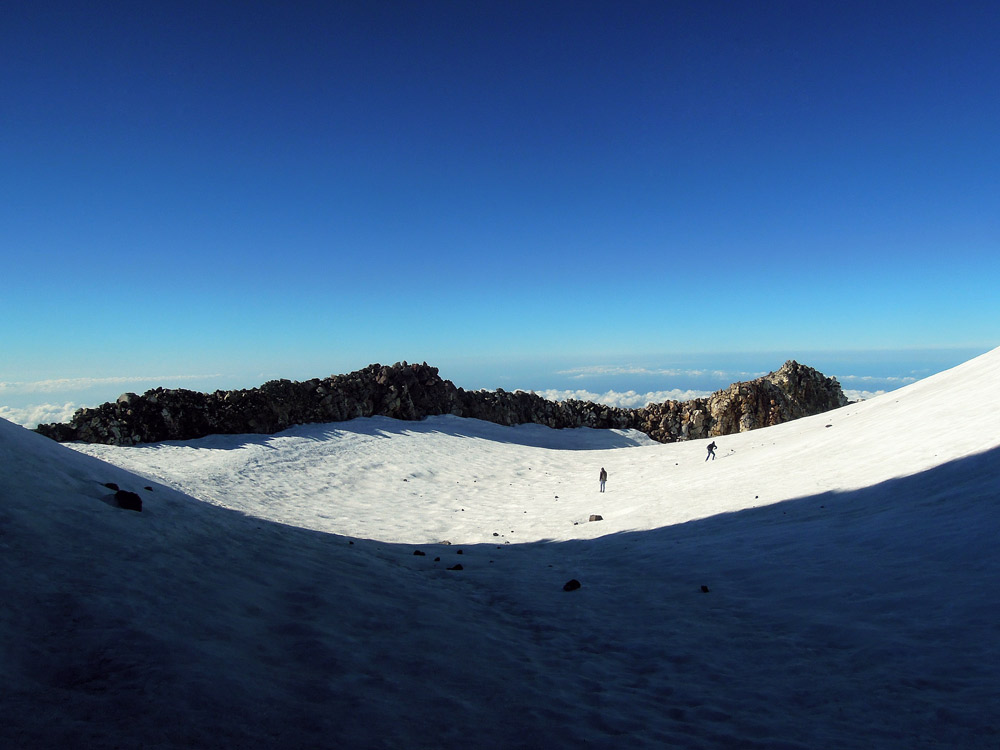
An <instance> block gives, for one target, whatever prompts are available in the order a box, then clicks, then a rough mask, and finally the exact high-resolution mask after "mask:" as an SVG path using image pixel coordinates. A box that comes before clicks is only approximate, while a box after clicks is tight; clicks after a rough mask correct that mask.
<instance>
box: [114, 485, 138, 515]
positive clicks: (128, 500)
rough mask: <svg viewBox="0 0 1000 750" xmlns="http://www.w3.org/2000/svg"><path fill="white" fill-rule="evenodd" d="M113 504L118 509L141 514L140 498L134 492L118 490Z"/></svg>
mask: <svg viewBox="0 0 1000 750" xmlns="http://www.w3.org/2000/svg"><path fill="white" fill-rule="evenodd" d="M115 502H117V503H118V507H119V508H123V509H125V510H137V511H139V512H142V498H141V497H139V496H138V495H137V494H135V493H134V492H129V491H128V490H118V491H117V492H116V493H115Z"/></svg>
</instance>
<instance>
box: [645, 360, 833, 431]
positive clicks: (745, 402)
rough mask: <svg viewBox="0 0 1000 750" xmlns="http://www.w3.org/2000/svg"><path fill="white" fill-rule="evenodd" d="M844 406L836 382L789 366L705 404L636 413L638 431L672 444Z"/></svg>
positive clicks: (660, 407)
mask: <svg viewBox="0 0 1000 750" xmlns="http://www.w3.org/2000/svg"><path fill="white" fill-rule="evenodd" d="M846 405H847V398H846V397H845V396H844V392H843V391H842V390H841V388H840V383H838V382H837V380H836V378H828V377H826V376H825V375H823V374H822V373H820V372H818V371H816V370H814V369H813V368H811V367H806V366H805V365H800V364H799V363H798V362H796V361H795V360H789V361H788V362H786V363H785V364H784V365H782V366H781V369H779V370H778V371H776V372H772V373H768V374H767V375H765V376H764V377H761V378H757V379H756V380H749V381H747V382H743V383H733V384H732V385H731V386H729V387H728V388H724V389H722V390H721V391H716V392H715V393H713V394H712V395H711V396H709V397H707V398H696V399H693V400H691V401H684V402H680V401H666V402H664V403H662V404H650V405H649V406H646V407H644V408H642V409H637V410H636V411H637V412H638V414H639V423H638V424H636V425H634V426H635V428H636V429H638V430H641V431H642V432H645V433H646V434H647V435H649V436H650V437H651V438H653V439H654V440H658V441H660V442H661V443H669V442H673V441H675V440H693V439H697V438H706V437H716V436H718V435H731V434H733V433H735V432H746V431H747V430H755V429H757V428H758V427H769V426H771V425H776V424H781V423H782V422H788V421H791V420H793V419H798V418H799V417H806V416H809V415H811V414H821V413H822V412H824V411H829V410H830V409H836V408H837V407H840V406H846Z"/></svg>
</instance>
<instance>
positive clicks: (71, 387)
mask: <svg viewBox="0 0 1000 750" xmlns="http://www.w3.org/2000/svg"><path fill="white" fill-rule="evenodd" d="M221 377H222V375H221V374H218V373H217V374H214V375H142V376H138V375H137V376H123V377H113V378H55V379H52V380H35V381H28V382H12V383H3V382H0V393H17V394H24V393H60V392H65V391H86V390H89V389H91V388H102V387H104V386H108V385H120V386H121V385H133V386H139V385H143V384H145V385H148V384H151V383H175V382H177V381H185V380H210V379H212V378H221Z"/></svg>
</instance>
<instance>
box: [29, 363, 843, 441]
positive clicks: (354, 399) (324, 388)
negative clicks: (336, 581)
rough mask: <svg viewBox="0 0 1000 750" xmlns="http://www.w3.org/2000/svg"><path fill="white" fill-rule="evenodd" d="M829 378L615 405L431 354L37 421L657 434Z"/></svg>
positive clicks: (783, 406) (58, 430) (735, 420)
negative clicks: (479, 375) (452, 373)
mask: <svg viewBox="0 0 1000 750" xmlns="http://www.w3.org/2000/svg"><path fill="white" fill-rule="evenodd" d="M846 403H847V399H846V398H845V397H844V394H843V392H842V391H841V389H840V384H839V383H838V382H837V381H836V379H834V378H828V377H825V376H824V375H823V374H821V373H819V372H817V371H816V370H814V369H812V368H811V367H805V366H803V365H800V364H799V363H797V362H795V361H793V360H789V361H788V362H786V363H785V364H784V365H783V366H782V367H781V369H780V370H778V371H777V372H772V373H769V374H768V375H765V376H764V377H762V378H757V379H756V380H751V381H748V382H745V383H734V384H733V385H731V386H729V388H726V389H723V390H721V391H717V392H716V393H713V394H712V395H711V396H709V397H708V398H700V399H694V400H692V401H686V402H678V401H667V402H665V403H662V404H650V405H649V406H646V407H644V408H642V409H621V408H617V407H613V406H605V405H602V404H594V403H591V402H589V401H575V400H570V401H559V402H557V401H546V400H545V399H543V398H542V397H541V396H538V395H536V394H534V393H526V392H524V391H516V392H514V393H510V392H508V391H504V390H503V389H498V390H496V391H466V390H463V389H462V388H457V387H456V386H455V385H454V384H453V383H452V382H451V381H449V380H444V379H442V378H441V377H440V375H438V370H437V368H436V367H430V366H428V365H427V363H423V364H419V365H417V364H412V365H410V364H407V363H406V362H402V363H397V364H395V365H393V366H392V367H388V366H383V365H377V364H376V365H369V366H368V367H366V368H365V369H363V370H359V371H357V372H353V373H350V374H349V375H335V376H333V377H330V378H326V379H323V380H320V379H313V380H306V381H303V382H293V381H290V380H273V381H270V382H268V383H265V384H264V385H262V386H260V387H259V388H251V389H246V390H234V391H215V392H214V393H198V392H196V391H189V390H184V389H176V390H168V389H163V388H155V389H153V390H150V391H147V392H146V393H145V394H144V395H142V396H139V395H136V394H134V393H125V394H123V395H122V396H120V397H119V398H118V400H117V401H115V402H113V403H106V404H103V405H102V406H99V407H97V408H94V409H80V410H79V411H77V412H76V414H74V415H73V419H72V420H71V421H70V423H69V424H47V425H39V426H38V428H37V431H38V432H39V433H41V434H42V435H46V436H48V437H50V438H52V439H54V440H58V441H61V442H67V441H80V442H86V443H107V444H112V445H136V444H138V443H151V442H158V441H161V440H190V439H193V438H198V437H203V436H205V435H212V434H243V433H258V434H270V433H275V432H280V431H281V430H284V429H287V428H288V427H291V426H293V425H296V424H309V423H315V422H340V421H344V420H348V419H354V418H356V417H371V416H376V415H381V416H386V417H393V418H395V419H405V420H416V419H421V418H423V417H426V416H431V415H435V414H454V415H456V416H460V417H472V418H475V419H482V420H485V421H488V422H495V423H497V424H502V425H514V424H525V423H536V424H544V425H547V426H549V427H554V428H565V427H595V428H603V429H611V428H616V429H622V428H633V429H637V430H641V431H642V432H645V433H646V434H647V435H649V436H650V437H652V438H653V439H654V440H658V441H660V442H663V443H669V442H673V441H675V440H691V439H696V438H702V437H710V436H716V435H726V434H731V433H734V432H745V431H746V430H752V429H755V428H757V427H766V426H768V425H773V424H779V423H781V422H787V421H789V420H791V419H797V418H798V417H802V416H807V415H810V414H819V413H821V412H823V411H827V410H828V409H833V408H836V407H838V406H844V405H845V404H846Z"/></svg>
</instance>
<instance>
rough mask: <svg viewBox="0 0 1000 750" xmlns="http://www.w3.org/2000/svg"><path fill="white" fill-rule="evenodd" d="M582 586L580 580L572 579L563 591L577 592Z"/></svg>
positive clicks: (567, 582)
mask: <svg viewBox="0 0 1000 750" xmlns="http://www.w3.org/2000/svg"><path fill="white" fill-rule="evenodd" d="M581 585H582V584H581V583H580V582H579V581H578V580H576V579H575V578H572V579H570V580H569V581H566V583H565V585H564V586H563V591H576V590H577V589H578V588H580V586H581Z"/></svg>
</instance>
